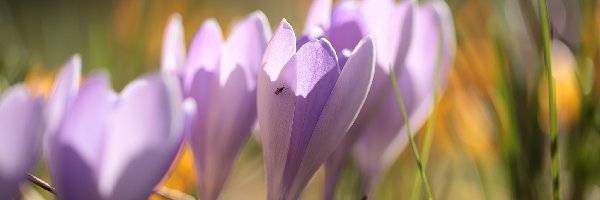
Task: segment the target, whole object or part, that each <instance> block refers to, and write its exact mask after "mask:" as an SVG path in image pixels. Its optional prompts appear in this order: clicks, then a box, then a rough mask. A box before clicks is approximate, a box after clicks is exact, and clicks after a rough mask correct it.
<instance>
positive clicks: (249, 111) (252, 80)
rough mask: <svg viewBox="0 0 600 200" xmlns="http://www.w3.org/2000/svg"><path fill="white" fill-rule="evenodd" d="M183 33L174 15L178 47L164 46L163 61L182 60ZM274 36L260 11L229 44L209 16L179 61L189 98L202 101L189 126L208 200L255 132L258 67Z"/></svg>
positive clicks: (236, 29)
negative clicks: (182, 61)
mask: <svg viewBox="0 0 600 200" xmlns="http://www.w3.org/2000/svg"><path fill="white" fill-rule="evenodd" d="M173 24H178V25H173ZM170 29H171V30H170ZM180 33H181V34H180ZM182 34H183V27H182V26H181V21H180V19H179V18H178V17H175V18H172V20H171V22H170V23H169V25H168V28H167V33H166V34H165V37H166V38H165V41H171V42H174V43H177V44H178V45H173V44H165V45H164V46H165V47H166V48H171V49H172V50H171V49H163V56H166V58H165V57H163V61H167V62H169V63H181V61H178V60H180V59H181V58H182V57H181V55H179V54H180V53H185V52H184V50H181V49H182V47H180V45H181V46H183V42H182V40H181V39H180V38H183V37H182V36H181V35H182ZM169 37H170V38H169ZM270 37H271V30H270V27H269V23H268V21H267V18H266V17H265V15H264V14H263V13H262V12H260V11H257V12H254V13H252V14H250V15H249V16H248V17H246V18H245V19H243V20H242V21H240V22H239V23H237V24H236V25H235V26H234V28H233V30H232V32H231V34H230V36H229V38H228V40H227V41H226V42H224V41H223V38H222V34H221V29H220V28H219V25H218V23H217V22H216V21H215V20H214V19H209V20H206V21H205V22H204V24H203V25H202V27H201V28H200V29H199V30H198V32H197V34H196V36H195V37H194V40H193V41H192V44H191V46H190V52H189V54H188V56H187V60H186V61H185V64H184V65H179V66H185V68H183V69H179V70H175V71H180V75H181V77H182V78H183V82H184V85H185V89H184V93H185V94H186V96H187V97H191V98H193V99H194V100H195V101H196V115H195V117H194V118H193V119H192V121H191V123H190V124H189V130H190V133H191V135H190V136H191V137H190V143H191V146H192V150H193V152H194V159H195V163H196V168H197V172H198V179H199V185H200V194H201V196H202V199H217V197H218V196H219V193H220V192H221V190H222V188H223V185H224V184H225V181H226V180H227V177H228V176H229V174H230V171H231V168H232V166H233V163H234V161H235V158H236V156H237V154H238V153H239V152H240V151H241V149H242V147H243V145H244V144H245V143H246V141H247V139H248V137H249V136H250V133H251V128H252V125H253V124H254V122H255V121H256V82H257V78H258V69H259V67H260V64H261V59H262V57H263V53H264V51H265V48H266V46H267V41H268V39H269V38H270ZM163 66H174V65H163ZM167 70H169V69H167Z"/></svg>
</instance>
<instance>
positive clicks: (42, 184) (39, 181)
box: [27, 173, 55, 194]
mask: <svg viewBox="0 0 600 200" xmlns="http://www.w3.org/2000/svg"><path fill="white" fill-rule="evenodd" d="M27 180H29V182H31V183H33V184H35V185H37V186H39V187H41V188H42V189H44V190H46V191H48V192H50V193H52V194H54V191H55V190H54V187H52V186H50V184H48V183H46V181H44V180H42V179H40V178H38V177H36V176H34V175H33V174H29V173H28V174H27Z"/></svg>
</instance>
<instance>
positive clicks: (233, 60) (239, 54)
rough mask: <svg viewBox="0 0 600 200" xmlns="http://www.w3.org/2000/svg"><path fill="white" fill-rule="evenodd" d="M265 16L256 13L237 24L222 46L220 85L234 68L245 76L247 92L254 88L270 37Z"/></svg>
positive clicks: (226, 79) (269, 29) (258, 12)
mask: <svg viewBox="0 0 600 200" xmlns="http://www.w3.org/2000/svg"><path fill="white" fill-rule="evenodd" d="M268 24H269V21H268V20H267V17H266V16H265V14H263V13H262V12H260V11H256V12H254V13H252V14H250V15H249V16H248V17H246V18H245V19H244V20H242V21H241V22H240V23H238V24H237V25H236V26H235V27H234V28H233V31H232V32H231V35H230V36H229V38H228V39H227V42H226V43H225V45H224V46H223V53H222V56H221V62H220V70H221V71H220V77H221V78H220V83H221V85H224V84H225V82H227V81H228V77H229V75H230V74H231V72H233V71H234V70H235V68H236V67H238V66H239V67H242V68H243V69H244V71H245V74H246V81H248V83H247V84H246V86H247V88H248V90H254V89H255V88H256V80H257V77H258V70H259V68H260V64H262V57H263V54H264V52H265V49H266V47H267V42H268V39H269V38H270V37H271V28H269V25H268Z"/></svg>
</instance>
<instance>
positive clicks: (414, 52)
mask: <svg viewBox="0 0 600 200" xmlns="http://www.w3.org/2000/svg"><path fill="white" fill-rule="evenodd" d="M455 49H456V41H455V36H454V25H453V22H452V15H451V13H450V9H449V8H448V6H447V5H446V4H445V3H444V2H442V1H434V2H430V3H428V4H424V5H419V6H418V7H417V9H415V22H414V32H413V37H412V42H411V47H410V50H409V52H408V55H407V57H406V60H405V64H404V65H403V68H402V69H401V71H399V72H398V75H397V76H398V80H399V87H400V92H401V94H402V95H403V96H402V99H403V100H404V104H405V106H406V110H407V113H408V121H409V123H411V127H412V128H413V129H412V130H413V131H414V132H412V133H413V134H414V133H416V131H417V130H418V129H419V128H420V127H422V126H423V124H424V123H425V122H426V121H427V119H428V118H429V115H431V111H432V110H433V106H434V104H435V103H437V102H434V101H433V100H434V83H436V82H437V83H438V85H437V86H436V87H437V88H438V90H440V91H441V90H443V89H444V88H445V85H446V83H447V78H448V72H449V70H450V66H452V63H453V60H454V51H455ZM438 65H439V77H438V76H437V75H436V67H438ZM436 79H437V80H436ZM391 96H392V97H389V98H388V100H387V102H386V103H384V105H385V108H386V109H385V110H386V112H383V113H381V114H379V115H378V116H377V117H376V118H374V119H372V120H373V121H372V122H371V124H370V125H368V126H367V127H364V132H365V134H364V136H363V137H362V138H361V139H359V141H358V143H357V145H356V158H357V160H358V166H359V170H360V171H361V173H362V174H364V176H365V177H366V179H367V184H366V185H365V186H366V187H367V189H366V190H365V191H367V193H366V194H370V193H372V192H373V190H374V187H375V184H377V182H379V180H380V178H381V176H382V175H383V173H385V171H386V170H387V169H388V168H389V167H390V166H391V165H392V163H393V162H394V161H395V160H396V158H397V157H398V156H399V155H400V153H401V152H402V150H403V149H404V148H405V147H406V145H407V143H408V139H407V135H406V134H408V133H407V130H406V126H405V124H404V120H402V115H401V113H400V108H399V107H398V104H397V102H396V101H397V100H396V97H395V96H393V95H391Z"/></svg>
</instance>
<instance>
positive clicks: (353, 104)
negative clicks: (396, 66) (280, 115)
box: [290, 36, 375, 197]
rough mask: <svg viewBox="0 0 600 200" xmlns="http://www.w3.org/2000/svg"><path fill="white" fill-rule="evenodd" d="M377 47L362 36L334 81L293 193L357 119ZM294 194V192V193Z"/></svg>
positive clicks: (292, 192)
mask: <svg viewBox="0 0 600 200" xmlns="http://www.w3.org/2000/svg"><path fill="white" fill-rule="evenodd" d="M374 48H375V47H374V46H373V39H372V37H370V36H368V37H366V38H365V39H363V40H361V41H360V42H359V44H358V45H357V46H356V48H355V50H354V52H353V53H352V55H351V57H350V58H349V60H348V62H347V65H346V67H344V69H343V70H342V72H341V74H340V77H339V79H338V80H337V82H336V83H335V87H334V88H333V90H332V92H331V95H330V97H329V99H328V100H327V103H326V105H325V107H324V108H323V111H322V112H321V115H320V116H319V117H318V120H319V121H318V123H317V124H316V127H314V133H312V135H311V136H310V138H309V143H308V146H307V147H305V148H306V150H305V153H304V155H303V158H302V163H301V164H300V167H299V169H298V174H297V178H296V179H295V180H294V184H293V186H292V189H291V192H290V193H291V194H299V193H300V192H301V191H302V189H303V188H304V186H305V185H306V184H307V183H308V181H309V180H310V178H311V177H312V175H313V174H314V173H315V172H316V171H317V169H318V168H319V166H320V165H321V164H322V163H323V162H324V161H325V159H326V158H327V157H328V156H329V155H331V153H332V152H333V151H334V150H335V148H336V147H337V145H338V144H339V143H340V142H341V140H342V138H343V137H344V135H345V134H346V132H347V131H348V129H349V128H350V126H351V125H352V123H353V122H354V120H355V119H356V116H357V115H358V111H359V110H360V108H361V107H362V105H363V103H364V102H365V99H366V97H367V94H368V92H369V88H370V86H371V81H372V79H373V73H374V67H375V49H374ZM292 197H294V196H292Z"/></svg>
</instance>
